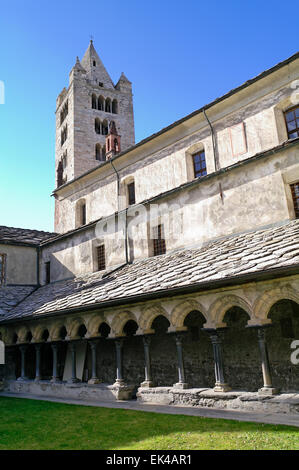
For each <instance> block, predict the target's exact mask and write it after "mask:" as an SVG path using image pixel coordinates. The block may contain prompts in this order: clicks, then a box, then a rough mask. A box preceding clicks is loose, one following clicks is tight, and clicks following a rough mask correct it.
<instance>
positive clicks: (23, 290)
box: [0, 286, 35, 318]
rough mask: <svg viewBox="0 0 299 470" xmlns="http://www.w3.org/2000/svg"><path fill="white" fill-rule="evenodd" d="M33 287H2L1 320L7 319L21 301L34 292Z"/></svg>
mask: <svg viewBox="0 0 299 470" xmlns="http://www.w3.org/2000/svg"><path fill="white" fill-rule="evenodd" d="M34 289H35V287H33V286H3V287H0V318H1V317H3V318H4V317H5V316H6V315H7V314H8V312H9V311H10V310H11V309H13V308H14V307H15V306H16V305H17V304H18V303H19V302H21V300H23V299H24V298H25V297H27V296H28V295H29V294H31V292H32V291H34Z"/></svg>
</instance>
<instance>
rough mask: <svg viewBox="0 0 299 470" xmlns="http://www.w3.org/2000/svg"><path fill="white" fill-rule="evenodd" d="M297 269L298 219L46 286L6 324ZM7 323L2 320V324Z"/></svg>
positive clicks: (28, 299)
mask: <svg viewBox="0 0 299 470" xmlns="http://www.w3.org/2000/svg"><path fill="white" fill-rule="evenodd" d="M294 267H298V268H299V220H294V221H291V222H288V223H285V224H283V225H280V226H277V227H274V228H268V229H263V230H257V231H254V232H249V233H243V234H241V235H236V236H231V237H226V238H222V239H219V240H217V241H214V242H210V243H207V244H206V245H204V246H202V247H199V248H196V249H185V250H181V251H176V252H172V253H169V254H165V255H161V256H155V257H152V258H147V259H145V260H138V261H136V262H134V263H133V264H128V265H125V266H122V267H119V269H116V270H115V269H114V270H112V271H110V272H106V273H105V274H104V275H103V274H102V273H91V274H85V275H82V276H78V277H76V278H74V279H71V280H66V281H61V282H55V283H52V284H47V285H46V286H43V287H41V288H39V289H37V290H36V291H34V292H33V293H32V294H31V295H30V296H29V297H27V298H26V299H25V300H24V301H23V302H21V303H20V304H19V305H17V306H16V307H15V308H14V309H13V310H11V312H10V313H9V314H8V315H7V316H6V318H5V320H15V319H20V318H30V317H35V318H36V317H38V316H43V315H46V314H57V313H60V312H61V313H63V312H69V311H70V310H74V311H76V309H78V310H80V309H85V308H90V309H92V308H95V307H97V308H98V307H101V304H102V305H103V304H105V306H107V305H109V303H110V304H111V305H112V304H113V302H115V301H118V302H119V303H128V302H130V300H133V299H134V300H136V298H138V297H140V298H141V297H142V298H143V299H144V298H145V297H146V296H148V297H150V296H151V295H152V294H153V293H155V294H156V296H159V294H161V296H162V295H165V292H167V294H169V295H171V294H172V292H173V291H174V290H175V289H178V288H184V287H190V286H195V287H196V288H197V287H198V289H200V288H203V287H204V288H206V287H207V286H213V284H215V283H216V282H217V283H219V281H221V282H222V281H223V282H224V281H225V280H227V279H236V280H238V279H239V278H240V276H242V275H246V274H254V275H255V274H260V273H265V272H267V271H271V270H273V268H275V269H276V270H277V269H279V268H287V269H288V268H294ZM2 321H3V320H2Z"/></svg>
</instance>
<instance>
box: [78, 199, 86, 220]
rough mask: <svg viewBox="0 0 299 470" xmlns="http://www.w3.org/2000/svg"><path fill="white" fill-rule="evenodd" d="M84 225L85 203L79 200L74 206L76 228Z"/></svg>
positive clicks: (83, 200)
mask: <svg viewBox="0 0 299 470" xmlns="http://www.w3.org/2000/svg"><path fill="white" fill-rule="evenodd" d="M85 224H86V201H85V199H81V200H80V201H78V202H77V204H76V227H81V226H82V225H85Z"/></svg>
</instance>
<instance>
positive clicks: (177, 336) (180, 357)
mask: <svg viewBox="0 0 299 470" xmlns="http://www.w3.org/2000/svg"><path fill="white" fill-rule="evenodd" d="M174 337H175V344H176V350H177V356H178V373H179V381H178V382H177V383H176V384H174V385H173V386H174V387H175V388H181V389H184V388H188V387H189V385H188V384H187V382H186V378H185V368H184V359H183V346H182V342H183V337H184V335H183V334H182V333H175V335H174Z"/></svg>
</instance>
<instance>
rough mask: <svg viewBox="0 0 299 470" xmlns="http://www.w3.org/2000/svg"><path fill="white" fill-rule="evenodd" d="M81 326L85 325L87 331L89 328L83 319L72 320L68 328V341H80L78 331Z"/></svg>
mask: <svg viewBox="0 0 299 470" xmlns="http://www.w3.org/2000/svg"><path fill="white" fill-rule="evenodd" d="M81 325H84V326H85V328H86V329H87V326H86V324H85V321H84V319H83V318H75V319H72V320H70V322H69V323H68V325H67V326H66V330H67V337H66V339H69V340H73V339H79V338H80V336H78V330H79V328H80V326H81Z"/></svg>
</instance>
